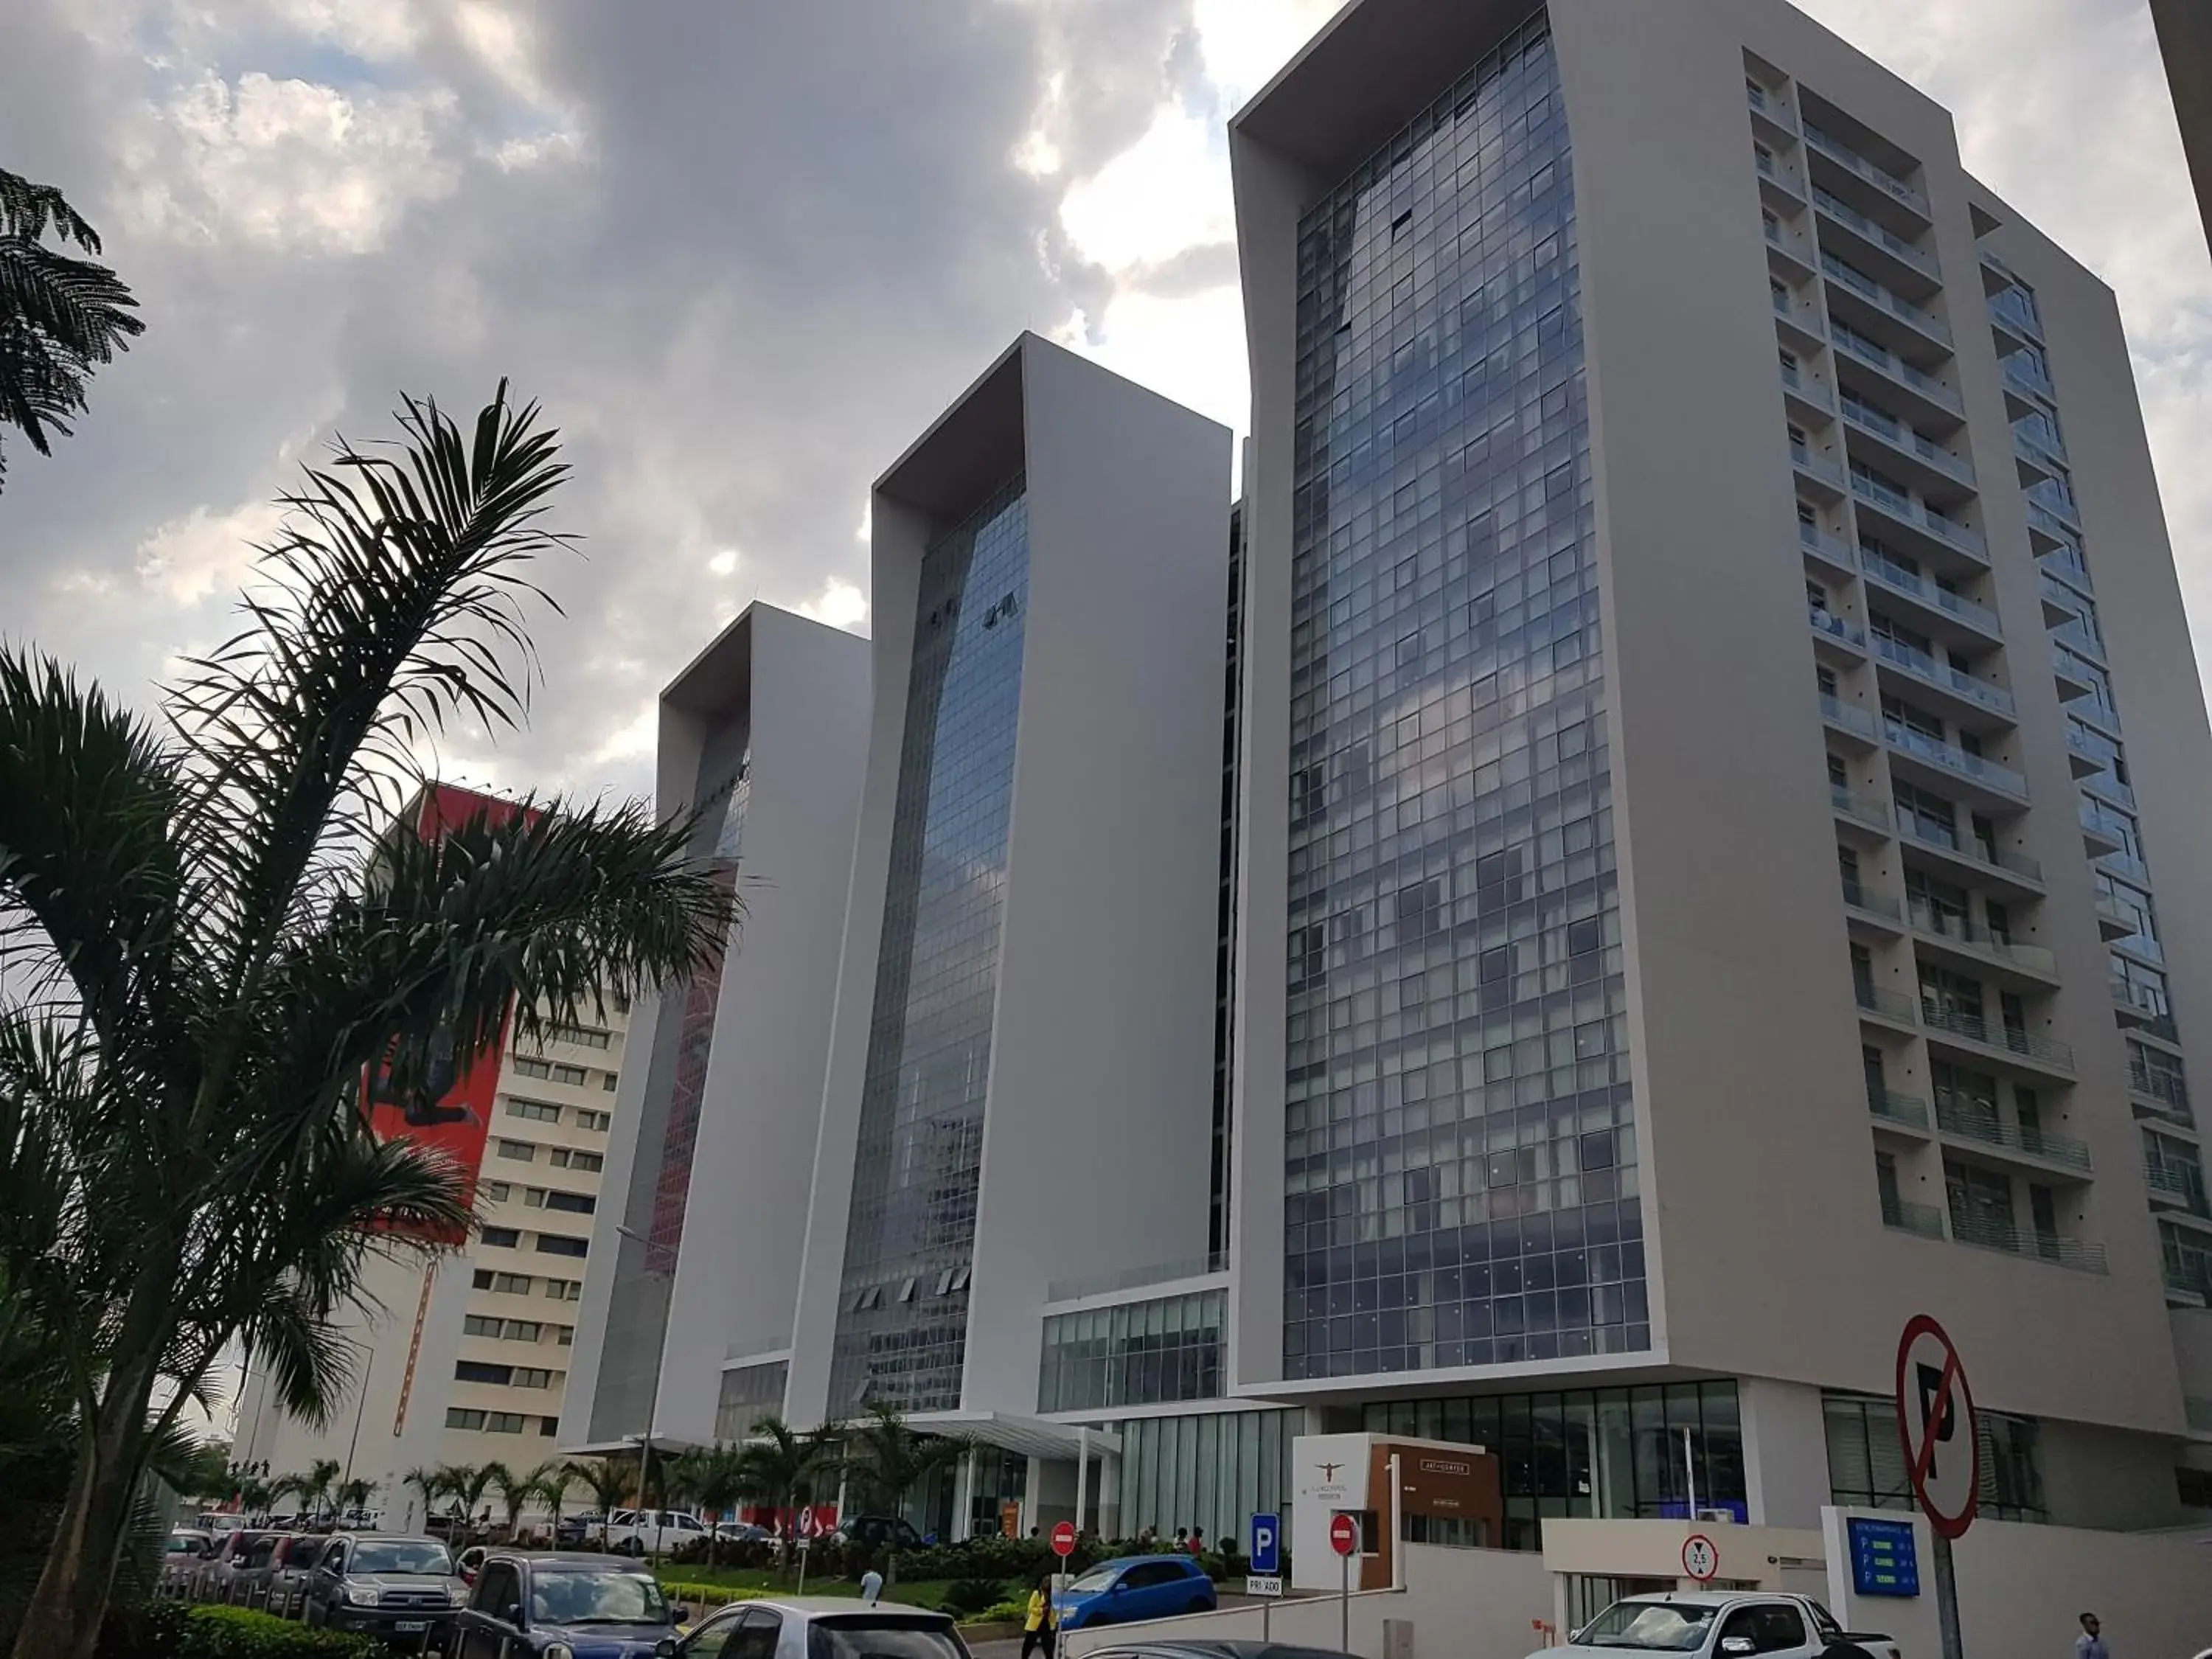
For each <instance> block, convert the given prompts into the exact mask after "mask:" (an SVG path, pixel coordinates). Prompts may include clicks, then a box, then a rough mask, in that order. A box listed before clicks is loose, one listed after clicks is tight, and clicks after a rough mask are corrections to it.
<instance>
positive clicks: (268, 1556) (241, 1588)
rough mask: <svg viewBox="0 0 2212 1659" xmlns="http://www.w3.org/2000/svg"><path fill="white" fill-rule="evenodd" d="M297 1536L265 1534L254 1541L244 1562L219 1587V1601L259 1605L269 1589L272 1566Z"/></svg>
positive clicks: (251, 1605)
mask: <svg viewBox="0 0 2212 1659" xmlns="http://www.w3.org/2000/svg"><path fill="white" fill-rule="evenodd" d="M297 1535H298V1534H295V1533H289V1532H264V1533H263V1534H261V1536H260V1537H258V1538H257V1539H255V1540H254V1541H253V1547H252V1549H250V1550H248V1551H246V1554H245V1557H244V1559H241V1560H240V1562H239V1564H238V1565H236V1566H235V1567H233V1568H232V1569H231V1571H230V1577H228V1579H227V1580H226V1581H225V1582H224V1584H223V1587H222V1599H223V1600H224V1601H230V1602H234V1603H236V1604H237V1605H238V1606H240V1607H258V1606H260V1605H261V1596H262V1593H263V1592H264V1590H265V1589H267V1588H268V1584H269V1575H270V1572H271V1571H273V1568H272V1565H271V1564H272V1563H274V1562H275V1561H276V1559H278V1556H279V1554H280V1553H282V1551H283V1547H284V1546H285V1545H287V1544H289V1543H290V1542H291V1541H292V1540H293V1539H294V1538H295V1537H296V1536H297Z"/></svg>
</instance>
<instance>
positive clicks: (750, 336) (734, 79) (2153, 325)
mask: <svg viewBox="0 0 2212 1659" xmlns="http://www.w3.org/2000/svg"><path fill="white" fill-rule="evenodd" d="M1668 3H1688V0H1668ZM1808 5H1809V9H1811V10H1813V11H1814V13H1816V14H1817V15H1820V16H1821V17H1822V18H1823V19H1824V20H1825V21H1827V22H1828V23H1830V24H1831V25H1832V27H1836V28H1838V29H1839V30H1840V31H1842V32H1843V33H1844V34H1845V35H1846V36H1847V37H1849V38H1850V40H1853V41H1855V42H1856V43H1857V44H1858V45H1860V46H1863V47H1864V48H1866V49H1867V50H1869V51H1870V52H1874V53H1875V54H1876V55H1877V56H1879V57H1881V58H1883V59H1884V60H1886V61H1887V62H1888V63H1889V64H1892V65H1893V66H1894V67H1895V68H1896V69H1898V70H1899V71H1901V72H1902V73H1904V74H1905V75H1906V76H1909V77H1911V79H1912V80H1913V81H1914V82H1917V84H1919V85H1920V86H1922V87H1923V88H1925V89H1926V90H1927V91H1929V93H1931V94H1933V95H1935V96H1936V98H1938V99H1940V100H1943V101H1944V102H1946V103H1948V105H1950V106H1952V107H1953V108H1954V110H1955V111H1956V112H1958V117H1959V121H1960V132H1961V136H1962V140H1963V143H1964V148H1965V150H1966V159H1967V162H1968V165H1969V166H1970V167H1973V168H1974V169H1975V170H1977V171H1978V173H1981V174H1982V175H1983V176H1984V178H1986V179H1988V180H1989V181H1990V183H1991V184H1992V185H1994V186H1995V187H1996V189H1997V190H1998V191H2000V192H2002V194H2003V195H2005V196H2006V197H2008V198H2010V199H2011V200H2012V201H2014V202H2015V204H2018V205H2019V206H2020V207H2021V209H2022V210H2024V211H2026V212H2027V213H2028V214H2030V215H2031V216H2033V217H2035V218H2037V219H2038V220H2039V222H2041V223H2042V224H2043V225H2044V226H2045V228H2048V229H2049V230H2050V231H2051V232H2052V233H2053V234H2055V235H2056V236H2057V238H2058V239H2059V240H2061V241H2062V242H2063V243H2065V244H2066V245H2068V246H2070V247H2071V248H2072V249H2074V250H2075V252H2076V253H2078V254H2079V255H2080V256H2081V258H2084V259H2085V260H2087V262H2088V264H2091V265H2092V266H2093V267H2094V268H2095V269H2096V270H2098V271H2099V272H2100V273H2101V274H2102V275H2103V276H2105V277H2106V279H2107V280H2108V281H2110V282H2111V283H2112V284H2113V285H2114V286H2115V287H2116V288H2117V289H2118V292H2119V294H2120V297H2121V301H2122V303H2123V306H2124V311H2125V313H2126V318H2127V322H2128V325H2129V328H2130V334H2131V337H2132V339H2133V343H2134V346H2135V350H2136V365H2137V372H2138V374H2139V376H2140V378H2141V380H2142V386H2143V391H2144V395H2145V398H2146V401H2147V404H2148V410H2149V415H2150V422H2151V429H2152V435H2153V438H2154V443H2155V444H2156V446H2157V448H2158V454H2159V459H2160V464H2161V473H2162V476H2163V477H2164V480H2165V483H2166V504H2167V508H2168V512H2169V514H2170V516H2171V518H2172V521H2173V523H2174V525H2175V526H2176V531H2177V541H2178V543H2179V548H2180V551H2181V555H2182V558H2183V561H2184V566H2185V582H2186V585H2187V586H2188V588H2189V592H2190V598H2191V605H2192V608H2193V611H2194V614H2195V616H2196V618H2197V623H2198V626H2199V629H2200V630H2202V629H2205V628H2207V627H2212V537H2208V534H2207V532H2205V530H2204V529H2203V526H2205V525H2207V524H2208V523H2212V477H2208V471H2207V469H2205V468H2204V467H2203V466H2202V465H2201V464H2199V463H2197V458H2196V457H2195V456H2194V454H2193V453H2191V447H2190V439H2191V436H2192V435H2195V434H2197V433H2200V432H2202V431H2203V430H2204V429H2205V428H2204V422H2203V416H2204V415H2205V414H2206V412H2207V410H2206V393H2205V391H2204V387H2205V384H2206V381H2205V375H2204V374H2203V368H2204V366H2205V362H2206V357H2207V354H2208V349H2212V261H2208V258H2207V256H2206V252H2205V245H2204V240H2203V235H2202V234H2201V232H2200V230H2199V228H2198V225H2197V219H2196V215H2195V212H2194V210H2193V207H2192V205H2191V199H2190V197H2189V195H2188V192H2187V185H2186V178H2185V171H2184V167H2183V163H2182V158H2181V152H2180V147H2179V140H2178V138H2177V137H2176V135H2175V131H2174V126H2173V118H2172V110H2171V107H2170V106H2169V104H2168V101H2167V98H2166V89H2165V85H2164V82H2163V80H2162V79H2161V78H2160V73H2159V70H2158V62H2157V57H2156V52H2155V49H2154V42H2153V40H2152V35H2151V30H2150V25H2149V21H2148V15H2147V14H2146V13H2145V12H2144V9H2143V5H2142V0H1808ZM1332 6H1333V0H720V3H711V4H710V3H700V0H690V3H684V0H10V3H9V5H8V6H7V7H6V13H7V21H6V22H5V23H4V24H0V42H4V50H0V166H4V167H9V168H10V169H12V170H15V171H17V172H21V173H27V174H29V175H30V176H32V177H33V178H36V179H42V180H48V181H52V182H55V183H58V184H60V185H63V186H64V188H65V189H66V190H67V191H69V193H70V196H71V197H73V198H74V199H75V200H76V202H77V203H78V204H79V205H80V206H81V207H82V208H83V209H84V210H86V211H87V212H88V214H89V215H90V216H92V217H93V219H94V222H95V223H96V224H97V225H98V226H99V227H100V229H101V231H102V232H103V233H104V234H105V235H106V239H107V247H108V257H109V258H110V259H111V260H112V263H113V264H115V265H116V266H117V267H118V269H119V270H121V271H122V272H123V273H124V274H125V276H126V277H127V278H128V279H129V280H130V281H131V283H132V284H133V285H134V286H135V287H136V288H137V291H138V293H139V294H140V295H142V296H143V301H144V305H145V314H146V318H147V321H148V324H149V329H148V332H147V335H146V337H145V338H144V339H143V342H142V343H140V344H139V345H138V346H137V349H134V350H133V351H132V352H131V355H130V356H129V357H128V358H127V359H125V361H123V362H121V363H119V364H118V365H117V366H115V367H114V368H110V369H108V370H106V372H104V373H103V374H101V375H100V378H99V380H98V381H97V383H96V386H95V388H94V395H93V407H92V411H91V413H90V415H89V416H88V418H87V419H86V420H85V421H84V422H82V428H81V431H80V435H78V436H77V437H76V439H75V440H73V441H69V442H68V443H67V444H65V446H64V447H63V450H62V453H61V454H60V456H59V457H58V459H54V460H52V461H44V460H40V459H38V458H36V457H34V456H33V455H31V454H30V453H28V452H27V449H26V448H25V447H23V446H21V444H16V445H15V446H13V452H14V465H13V466H12V467H11V470H10V479H9V488H8V490H7V493H6V494H5V495H0V634H4V635H8V636H9V637H11V638H17V639H20V638H23V637H26V636H27V637H29V638H31V639H33V640H35V641H38V642H39V643H40V645H42V646H43V647H46V648H47V649H50V650H52V651H54V652H56V653H59V654H60V655H62V656H64V657H66V658H69V659H73V660H75V661H76V662H77V663H79V664H80V665H82V666H84V667H85V668H86V669H88V670H89V671H93V672H94V673H96V674H97V675H99V676H100V678H103V679H104V680H106V682H107V683H108V684H110V685H111V686H112V687H113V688H114V689H115V690H118V692H120V693H122V694H124V695H125V696H132V697H140V698H143V697H145V696H149V693H150V690H151V687H152V686H153V684H154V683H155V681H156V680H158V678H160V677H161V675H162V673H163V672H164V671H165V665H167V664H168V663H169V662H170V660H171V659H173V656H174V655H176V654H177V653H180V652H186V651H189V650H191V649H192V648H193V647H197V646H204V645H205V644H208V643H210V642H211V641H213V640H215V639H216V638H218V637H221V634H222V630H223V629H224V627H225V623H226V621H227V617H228V609H229V606H230V605H231V602H232V595H233V592H234V588H235V586H236V584H237V581H238V580H239V578H240V574H241V571H242V569H243V568H244V562H245V556H246V552H245V550H246V544H248V543H249V542H250V541H251V540H252V539H253V538H255V537H257V536H258V535H261V534H264V533H265V532H266V531H267V530H268V528H269V526H270V522H271V518H270V510H269V509H268V508H267V507H264V505H263V503H264V502H265V501H266V500H267V498H268V497H269V496H270V495H271V494H272V493H273V492H275V491H276V490H277V489H280V488H282V487H283V485H284V484H285V483H286V481H287V478H288V477H289V475H290V473H291V471H292V470H293V469H294V468H295V467H296V465H298V464H299V462H300V461H301V459H302V458H303V457H313V455H315V454H316V453H317V452H318V451H319V447H321V445H322V444H323V443H324V442H325V441H327V439H328V437H329V435H331V433H332V432H333V431H337V430H343V431H345V432H346V433H348V434H349V435H355V436H357V437H368V436H373V435H379V434H380V433H382V432H384V431H386V430H387V429H388V425H387V422H386V411H387V410H389V409H390V407H391V406H392V403H393V401H394V398H395V395H396V394H397V393H398V392H399V391H400V390H402V389H406V390H410V391H413V392H429V393H434V394H435V395H436V396H438V397H439V398H441V399H442V400H444V401H445V402H447V404H452V405H456V406H462V407H464V408H465V409H473V408H474V407H475V405H476V404H477V403H479V402H481V401H482V400H483V398H485V397H486V396H487V395H488V394H489V392H490V390H491V388H492V386H494V385H495V382H496V380H498V378H499V377H500V376H501V375H502V374H506V375H509V376H512V377H513V380H514V383H515V385H516V386H517V387H518V389H519V390H520V392H523V393H525V394H526V395H528V396H532V397H535V398H541V399H543V400H544V404H545V405H546V407H547V409H548V410H549V411H550V416H551V417H552V418H553V420H554V421H555V422H557V424H559V425H560V426H561V427H562V428H563V429H564V430H565V432H566V433H567V434H568V438H569V441H570V459H572V460H573V461H574V463H575V464H576V467H577V477H576V479H575V482H574V483H573V484H572V485H571V486H570V487H569V488H568V492H567V494H566V496H565V498H564V499H563V500H562V503H561V515H562V524H563V525H564V526H565V527H567V528H568V529H571V530H574V531H576V532H580V533H581V535H582V536H583V537H584V538H586V541H585V547H586V556H584V557H583V558H581V559H579V560H577V561H575V562H573V563H569V564H564V565H563V566H562V568H558V569H556V570H555V571H553V572H552V573H550V576H551V585H552V586H553V587H554V588H555V589H556V592H557V594H558V596H559V598H560V599H561V600H562V603H563V604H564V605H565V606H566V608H567V616H566V617H565V618H564V619H562V620H557V621H553V620H549V621H548V623H546V625H545V626H544V629H543V630H542V635H541V638H542V641H543V644H544V657H545V662H546V667H547V684H546V685H545V687H544V690H543V692H542V694H541V696H540V697H539V699H538V712H537V716H536V720H535V723H534V725H533V726H532V729H531V730H530V731H529V732H527V733H526V734H525V735H524V736H522V737H520V738H510V739H508V740H507V742H505V743H504V744H502V745H501V747H500V748H499V749H498V750H491V749H489V748H487V747H484V746H482V745H471V744H468V743H467V742H465V741H464V742H462V743H461V744H459V745H457V747H456V748H455V750H453V751H451V752H450V754H449V757H448V764H449V766H450V769H452V770H453V772H455V773H457V774H459V775H465V776H468V777H470V778H472V779H474V780H476V781H483V782H489V783H493V784H496V785H500V786H503V787H510V788H514V787H530V786H532V785H537V786H541V787H542V786H544V785H549V784H550V785H557V786H561V787H568V788H576V789H584V790H596V789H599V788H603V787H614V788H619V789H625V790H629V789H636V788H640V787H643V785H644V782H645V779H646V776H647V772H646V766H645V760H646V743H647V733H648V731H649V729H650V728H649V719H648V714H649V709H650V706H651V701H652V697H653V693H654V691H655V690H656V689H657V687H658V686H659V684H661V683H662V682H663V681H664V680H665V678H667V677H668V676H669V675H670V674H671V672H672V671H674V670H675V669H676V668H678V666H680V665H682V664H683V663H684V661H685V660H686V659H688V658H689V657H690V655H691V654H692V653H694V652H695V651H696V649H697V648H698V647H700V646H701V645H702V644H703V643H704V642H705V641H707V640H708V638H709V637H710V636H711V635H712V634H713V632H714V629H716V628H717V627H719V626H720V623H723V622H724V621H726V619H727V618H728V617H731V616H732V615H734V614H735V612H736V611H738V608H739V607H740V606H741V605H744V603H745V602H746V601H748V600H750V599H753V598H756V597H758V598H760V599H767V600H769V601H772V602H774V603H776V604H780V605H791V606H795V607H798V608H800V609H803V610H805V611H810V612H811V614H813V615H816V616H817V617H823V618H824V619H825V620H828V621H830V622H833V623H838V624H840V625H843V626H848V627H852V628H855V629H862V630H865V629H866V626H867V598H866V580H867V577H866V544H865V541H864V539H863V536H864V526H863V522H862V520H863V509H864V504H865V501H866V485H867V482H868V480H869V479H870V478H871V477H872V476H873V475H874V474H875V473H876V472H877V471H878V470H879V469H880V468H881V467H882V465H884V463H885V462H886V461H887V460H889V459H890V458H891V457H892V456H894V455H895V454H896V453H897V452H898V451H899V450H900V448H902V446H903V444H904V442H905V441H906V440H907V439H908V437H910V436H911V435H913V434H914V433H915V431H916V430H917V429H919V428H920V427H921V424H922V423H924V422H926V421H927V420H928V419H929V418H930V417H931V416H933V414H934V413H935V412H936V411H937V410H938V409H939V407H940V406H941V405H942V404H944V403H945V401H946V400H947V399H948V398H950V397H951V395H952V394H953V393H954V392H957V390H958V388H959V387H960V386H963V384H964V383H965V382H966V381H967V380H969V378H970V377H971V376H972V375H973V374H974V373H975V371H976V370H977V369H978V368H980V367H981V365H982V364H983V363H984V362H986V361H987V359H988V358H989V357H990V356H992V355H993V354H994V352H995V351H996V350H997V349H999V348H1000V347H1001V346H1003V345H1004V344H1005V343H1006V342H1007V341H1008V340H1009V339H1010V338H1011V337H1012V335H1013V334H1014V333H1015V332H1016V331H1018V330H1019V329H1021V328H1024V327H1030V328H1034V329H1036V330H1038V331H1042V332H1048V333H1052V334H1054V335H1056V336H1059V337H1063V338H1066V339H1067V340H1069V341H1070V342H1071V343H1075V344H1077V345H1078V346H1079V348H1080V349H1085V350H1086V351H1089V352H1091V353H1092V354H1094V355H1095V356H1097V357H1099V358H1100V359H1102V360H1103V361H1104V362H1106V363H1108V364H1109V365H1110V366H1112V367H1113V368H1117V369H1119V370H1121V371H1122V372H1124V373H1126V374H1131V375H1133V376H1135V377H1136V378H1138V379H1139V380H1144V381H1146V382H1147V383H1148V384H1150V385H1152V386H1155V387H1157V388H1158V389H1159V390H1160V391H1162V392H1166V393H1168V394H1169V395H1170V396H1172V397H1175V398H1181V399H1182V400H1183V401H1185V402H1187V403H1189V404H1193V405H1194V406H1196V407H1197V408H1199V409H1201V410H1205V411H1206V412H1207V413H1209V414H1212V415H1213V416H1216V417H1217V418H1218V419H1220V420H1222V421H1224V422H1228V423H1230V424H1231V425H1233V426H1236V427H1238V428H1242V427H1243V425H1244V423H1245V422H1244V373H1243V340H1242V333H1241V328H1240V325H1239V321H1238V310H1237V291H1236V287H1235V281H1236V270H1235V261H1234V258H1233V253H1232V249H1231V240H1230V238H1231V222H1230V207H1229V188H1228V168H1227V165H1226V160H1225V151H1224V143H1223V136H1222V135H1223V121H1224V118H1225V116H1226V114H1227V113H1228V112H1229V111H1231V109H1233V108H1234V107H1235V106H1236V105H1237V102H1238V101H1239V100H1241V99H1242V98H1243V96H1244V95H1246V94H1249V92H1251V91H1252V90H1254V89H1255V88H1257V87H1258V86H1259V85H1260V84H1261V82H1264V81H1265V79H1266V78H1267V76H1268V75H1269V74H1270V73H1272V71H1273V70H1274V68H1275V67H1276V66H1277V65H1279V64H1280V63H1281V61H1282V60H1283V59H1284V58H1285V56H1287V55H1288V53H1289V52H1291V51H1292V50H1293V49H1294V48H1295V47H1296V46H1297V44H1298V43H1299V42H1300V41H1301V40H1304V38H1305V36H1306V35H1307V34H1309V33H1310V32H1311V31H1312V29H1313V28H1314V27H1316V25H1317V24H1318V23H1319V22H1320V21H1321V20H1322V18H1323V17H1324V16H1325V15H1327V14H1328V11H1329V10H1330V9H1332Z"/></svg>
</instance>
